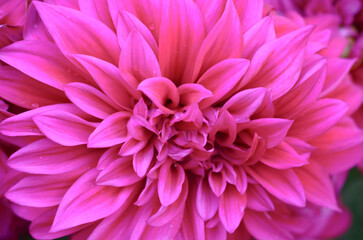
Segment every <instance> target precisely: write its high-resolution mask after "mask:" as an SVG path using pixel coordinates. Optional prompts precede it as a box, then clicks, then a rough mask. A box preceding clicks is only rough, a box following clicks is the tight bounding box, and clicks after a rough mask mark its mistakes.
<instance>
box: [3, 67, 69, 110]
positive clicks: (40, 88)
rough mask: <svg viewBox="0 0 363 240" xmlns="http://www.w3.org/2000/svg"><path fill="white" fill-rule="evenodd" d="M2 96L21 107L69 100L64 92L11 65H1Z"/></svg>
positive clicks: (28, 107)
mask: <svg viewBox="0 0 363 240" xmlns="http://www.w3.org/2000/svg"><path fill="white" fill-rule="evenodd" d="M0 76H1V77H0V97H1V98H3V99H5V100H7V101H9V102H11V103H14V104H16V105H18V106H20V107H23V108H27V109H33V108H37V107H40V106H46V105H52V104H56V103H62V102H67V99H66V98H65V96H64V93H63V92H61V91H59V90H58V89H55V88H52V87H49V86H47V85H45V84H43V83H40V82H38V81H36V80H35V79H32V78H30V77H28V76H27V75H25V74H23V73H21V72H19V71H18V70H16V69H14V68H12V67H9V66H0Z"/></svg>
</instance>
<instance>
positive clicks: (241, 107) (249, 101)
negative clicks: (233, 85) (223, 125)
mask: <svg viewBox="0 0 363 240" xmlns="http://www.w3.org/2000/svg"><path fill="white" fill-rule="evenodd" d="M265 92H266V89H265V88H255V89H248V90H244V91H241V92H239V93H237V94H235V95H233V96H232V97H231V98H230V99H229V100H228V101H227V102H226V103H225V104H224V105H223V108H222V109H226V110H228V112H229V113H230V114H231V115H232V116H233V117H234V119H235V121H236V123H240V122H245V121H247V120H249V118H250V116H251V115H252V114H253V113H254V112H255V111H256V110H257V109H258V108H259V107H260V105H261V104H262V100H263V99H264V96H265Z"/></svg>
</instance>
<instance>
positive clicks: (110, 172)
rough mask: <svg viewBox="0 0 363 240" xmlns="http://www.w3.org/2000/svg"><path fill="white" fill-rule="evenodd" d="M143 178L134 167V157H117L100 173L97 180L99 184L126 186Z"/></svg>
mask: <svg viewBox="0 0 363 240" xmlns="http://www.w3.org/2000/svg"><path fill="white" fill-rule="evenodd" d="M141 179H142V178H140V177H139V176H137V174H136V173H135V171H134V169H133V167H132V157H122V158H118V159H115V160H114V161H113V162H112V163H111V164H110V165H108V166H107V167H106V168H105V169H103V170H102V171H101V172H100V174H99V175H98V177H97V179H96V182H97V184H98V185H106V186H114V187H125V186H129V185H132V184H134V183H136V182H138V181H140V180H141Z"/></svg>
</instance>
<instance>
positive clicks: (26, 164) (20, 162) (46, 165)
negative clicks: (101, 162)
mask: <svg viewBox="0 0 363 240" xmlns="http://www.w3.org/2000/svg"><path fill="white" fill-rule="evenodd" d="M101 154H102V151H100V150H92V149H86V148H85V147H84V146H75V147H64V146H62V145H59V144H57V143H55V142H52V141H50V140H48V139H46V138H44V139H41V140H38V141H36V142H33V143H31V144H29V145H27V146H25V147H23V148H21V149H20V150H18V151H17V152H15V153H14V154H13V155H12V156H11V157H10V159H9V162H8V164H9V166H10V167H12V168H14V169H16V170H19V171H23V172H26V173H32V174H60V173H66V172H71V171H75V170H78V169H80V168H81V167H83V166H89V167H93V166H95V164H96V163H97V161H98V158H99V157H100V156H101ZM59 159H62V161H59Z"/></svg>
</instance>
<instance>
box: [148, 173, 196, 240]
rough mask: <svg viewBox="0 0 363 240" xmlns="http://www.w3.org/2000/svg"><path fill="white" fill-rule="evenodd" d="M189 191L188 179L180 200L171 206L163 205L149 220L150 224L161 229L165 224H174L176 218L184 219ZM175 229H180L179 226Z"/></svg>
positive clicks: (183, 186)
mask: <svg viewBox="0 0 363 240" xmlns="http://www.w3.org/2000/svg"><path fill="white" fill-rule="evenodd" d="M188 190H189V184H188V179H186V180H185V181H184V183H183V185H182V191H181V193H180V195H179V197H178V199H177V200H176V201H175V202H174V203H172V204H170V205H169V206H163V205H161V206H160V208H159V210H158V211H157V212H156V213H155V214H154V215H152V216H151V217H150V218H149V220H148V224H149V225H150V226H153V227H161V226H164V225H165V224H168V223H169V224H170V223H172V221H173V219H174V220H175V218H178V217H182V216H183V213H184V207H185V202H186V199H187V196H188ZM159 196H160V195H159ZM159 198H160V197H159ZM180 223H181V222H180ZM174 227H175V228H178V227H179V226H178V225H175V226H174ZM149 236H150V235H149Z"/></svg>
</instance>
